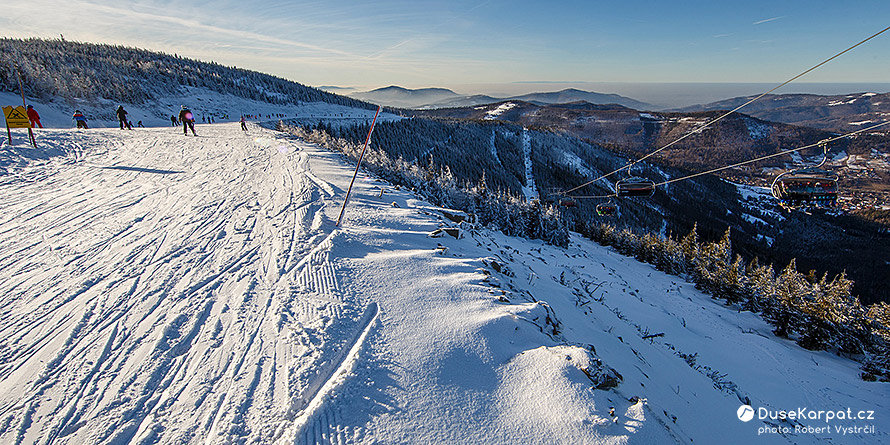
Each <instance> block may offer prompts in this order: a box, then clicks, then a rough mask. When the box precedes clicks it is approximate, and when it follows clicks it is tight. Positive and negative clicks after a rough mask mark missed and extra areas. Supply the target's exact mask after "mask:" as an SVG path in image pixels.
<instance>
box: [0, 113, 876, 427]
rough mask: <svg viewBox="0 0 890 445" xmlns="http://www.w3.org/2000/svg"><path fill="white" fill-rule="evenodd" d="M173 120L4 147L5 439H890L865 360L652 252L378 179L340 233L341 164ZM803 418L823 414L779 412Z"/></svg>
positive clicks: (277, 138) (359, 193)
mask: <svg viewBox="0 0 890 445" xmlns="http://www.w3.org/2000/svg"><path fill="white" fill-rule="evenodd" d="M328 110H329V109H328ZM270 112H271V111H270ZM362 112H364V111H362ZM344 113H346V112H344ZM356 116H358V115H356ZM179 131H180V130H179V129H175V128H170V127H166V126H159V127H156V128H145V129H136V130H133V131H120V130H118V129H116V128H113V129H95V130H92V129H91V130H89V131H76V130H70V129H45V130H43V131H39V132H38V143H39V146H40V147H41V148H40V150H39V151H37V152H34V151H32V149H30V148H27V146H26V145H24V138H21V137H19V138H18V139H17V140H16V143H17V144H18V145H16V146H14V147H9V146H7V145H5V143H4V145H3V146H2V148H0V152H2V155H3V156H4V157H6V158H10V159H13V158H14V159H16V161H15V162H12V163H7V164H6V168H7V174H6V175H4V176H0V253H2V255H0V345H2V347H0V351H2V352H0V442H2V443H70V444H79V443H272V442H278V443H353V442H356V443H378V442H383V443H406V442H409V443H627V442H630V443H647V444H648V443H673V442H682V443H752V442H755V443H761V442H763V443H817V442H825V441H831V442H832V443H880V442H886V441H888V440H890V437H888V431H890V420H888V418H887V417H886V413H887V412H888V408H890V407H888V397H887V395H888V393H887V389H886V388H887V387H886V385H885V384H880V383H868V382H864V381H862V380H860V379H859V378H858V373H859V369H858V364H857V363H856V362H854V361H850V360H847V359H844V358H840V357H837V356H835V355H832V354H829V353H825V352H810V351H806V350H804V349H801V348H800V347H798V346H797V345H795V344H794V343H793V342H790V341H787V340H781V339H778V338H776V337H774V336H773V335H772V334H771V333H770V331H771V327H770V326H769V325H767V324H766V323H765V322H763V321H762V320H761V319H760V318H758V317H757V316H756V315H754V314H751V313H747V312H739V311H737V310H735V309H733V308H728V307H726V306H724V305H723V304H722V303H720V302H718V301H716V300H713V299H711V298H710V297H709V296H707V295H704V294H702V293H700V292H698V291H696V290H695V289H694V288H693V286H692V285H690V284H687V283H685V282H682V281H680V280H679V279H678V278H677V277H673V276H669V275H665V274H663V273H661V272H658V271H656V270H655V269H654V268H653V267H652V266H649V265H646V264H642V263H639V262H637V261H635V260H633V259H629V258H626V257H623V256H621V255H618V254H617V253H615V252H614V251H613V250H611V249H609V248H605V247H602V246H599V245H596V244H594V243H592V242H590V241H587V240H584V239H581V238H580V237H573V238H572V240H571V244H570V247H569V248H568V249H560V248H557V247H553V246H547V245H544V244H542V243H541V242H538V241H529V240H524V239H519V238H511V237H507V236H504V235H502V234H500V233H495V232H491V231H489V230H486V229H484V228H480V227H475V226H471V225H468V224H467V223H465V222H464V223H458V222H455V221H454V220H457V219H459V218H456V217H455V215H454V214H455V213H459V212H453V211H448V210H447V209H441V208H436V207H434V206H431V205H430V204H428V203H426V202H424V201H423V200H422V199H420V198H419V197H418V196H415V195H413V194H412V193H410V192H408V191H405V190H397V189H395V188H394V187H391V186H390V185H388V184H386V183H384V182H382V181H379V180H376V179H375V178H372V177H369V176H367V175H365V174H360V176H359V179H358V181H357V184H356V189H355V190H354V191H353V197H352V198H351V202H350V208H349V209H348V213H347V215H346V219H345V223H344V225H343V226H341V227H337V226H335V225H334V221H335V220H336V217H337V214H338V211H339V206H340V204H342V201H343V198H344V195H345V191H346V188H347V186H348V184H349V178H350V176H351V174H352V169H353V168H354V166H351V165H349V163H347V162H346V161H345V160H344V159H343V158H342V157H341V156H340V155H339V154H334V153H331V152H328V151H325V150H323V149H321V148H319V147H317V146H314V145H311V144H307V143H304V142H302V141H300V140H298V139H295V138H292V137H288V136H285V135H283V134H279V133H276V132H273V131H270V130H266V129H263V128H260V127H258V126H255V125H251V126H250V130H249V131H248V132H247V133H244V132H242V131H241V130H240V128H239V126H238V124H237V123H219V124H214V125H199V126H198V134H199V136H198V137H190V136H183V135H182V134H180V133H179ZM439 229H443V230H439ZM444 229H448V230H444ZM452 229H454V230H452ZM451 233H454V234H456V235H457V236H456V237H455V236H452V235H451ZM744 404H747V405H750V406H752V407H753V409H754V410H755V418H754V419H753V420H751V421H750V422H742V421H740V420H739V415H738V414H737V411H738V410H739V408H740V406H741V405H744ZM799 408H800V409H803V410H805V411H804V413H806V414H810V413H812V414H813V415H815V414H816V413H817V412H818V411H820V410H821V411H823V413H822V414H820V418H819V419H810V418H804V419H799V420H798V419H794V420H777V419H770V418H769V417H770V416H769V415H770V414H773V415H774V416H776V413H777V412H778V411H780V410H785V411H794V412H795V413H796V412H797V411H796V410H798V409H799ZM848 408H849V409H850V412H851V413H852V414H853V415H854V416H856V415H859V414H861V415H862V416H866V417H867V416H868V414H869V412H873V418H870V419H859V418H856V419H852V420H851V419H843V420H838V419H837V418H836V417H838V413H839V412H841V411H842V412H843V414H844V415H846V413H847V409H848ZM829 411H830V412H831V414H832V416H834V417H835V418H832V419H827V414H826V412H829ZM761 412H765V413H766V414H767V415H766V417H767V418H765V419H760V418H759V417H760V413H761ZM801 427H812V428H813V429H815V428H824V427H828V429H827V431H824V430H821V429H820V430H805V431H803V432H800V428H801ZM837 427H874V429H873V430H872V429H866V430H859V431H853V432H849V433H847V434H844V433H843V432H842V431H839V430H836V428H837ZM796 430H797V431H796ZM845 431H846V430H845Z"/></svg>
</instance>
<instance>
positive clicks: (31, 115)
mask: <svg viewBox="0 0 890 445" xmlns="http://www.w3.org/2000/svg"><path fill="white" fill-rule="evenodd" d="M28 120H29V121H31V127H32V128H36V127H40V128H43V124H41V123H40V115H39V114H37V110H35V109H34V106H33V105H28Z"/></svg>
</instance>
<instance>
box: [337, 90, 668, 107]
mask: <svg viewBox="0 0 890 445" xmlns="http://www.w3.org/2000/svg"><path fill="white" fill-rule="evenodd" d="M349 96H350V97H352V98H355V99H359V100H363V101H367V102H371V103H376V104H379V105H384V106H389V107H396V108H414V109H435V108H460V107H473V106H477V105H487V104H492V103H497V102H502V101H505V100H520V101H524V102H529V103H532V104H535V105H548V104H560V103H570V102H578V101H584V102H590V103H592V104H601V105H603V104H618V105H622V106H625V107H628V108H634V109H637V110H650V109H653V108H655V106H653V105H651V104H647V103H645V102H640V101H638V100H635V99H631V98H629V97H624V96H620V95H618V94H604V93H596V92H592V91H583V90H578V89H574V88H569V89H565V90H561V91H553V92H545V93H530V94H523V95H520V96H511V97H501V98H497V97H492V96H488V95H484V94H476V95H461V94H458V93H455V92H454V91H452V90H449V89H447V88H420V89H409V88H402V87H399V86H388V87H384V88H378V89H376V90H371V91H365V92H356V93H350V94H349Z"/></svg>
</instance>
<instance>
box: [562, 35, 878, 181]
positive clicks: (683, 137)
mask: <svg viewBox="0 0 890 445" xmlns="http://www.w3.org/2000/svg"><path fill="white" fill-rule="evenodd" d="M887 30H890V26H888V27H886V28H884V29H882V30H880V31H878V32H876V33H874V34H872V35H871V36H869V37H867V38H865V39H864V40H861V41H860V42H859V43H857V44H855V45H853V46H851V47H849V48H847V49H845V50H843V51H841V52H839V53H837V54H835V55H833V56H831V57H829V58H827V59H825V60H823V61H822V62H820V63H819V64H817V65H815V66H813V67H812V68H810V69H808V70H806V71H804V72H802V73H800V74H798V75H796V76H794V77H792V78H790V79H788V80H786V81H785V82H782V83H781V84H779V85H778V86H776V87H774V88H773V89H771V90H769V91H767V92H765V93H763V94H761V95H759V96H757V97H755V98H753V99H751V100H749V101H747V102H745V103H743V104H742V105H739V106H737V107H735V108H733V109H732V110H730V111H727V112H726V113H724V114H723V115H721V116H720V117H718V118H716V119H714V120H712V121H708V122H705V124H704V125H702V126H700V127H698V128H696V129H694V130H692V131H690V132H688V133H686V134H684V135H683V136H680V137H679V138H677V139H676V140H674V141H673V142H671V143H669V144H667V145H665V146H663V147H661V148H659V149H657V150H655V151H652V152H651V153H649V154H647V155H645V156H643V157H641V158H640V159H637V160H636V161H633V162H631V163H629V164H627V165H625V166H623V167H621V168H619V169H617V170H613V171H611V172H609V173H606V174H605V175H602V176H600V177H599V178H596V179H594V180H592V181H588V182H585V183H584V184H581V185H579V186H577V187H575V188H572V189H569V190H566V192H565V193H566V194H568V193H572V192H574V191H575V190H578V189H580V188H582V187H586V186H588V185H590V184H593V183H594V182H597V181H599V180H601V179H605V178H608V177H609V176H612V175H614V174H615V173H618V172H620V171H621V170H624V169H626V168H630V167H633V166H634V165H635V164H637V163H639V162H642V161H644V160H646V159H647V158H649V157H651V156H654V155H655V154H657V153H659V152H661V151H662V150H665V149H667V148H668V147H671V146H673V145H674V144H676V143H678V142H680V141H682V140H684V139H686V138H687V137H689V136H692V135H693V134H697V133H701V132H702V131H704V130H705V129H706V128H708V127H710V126H711V125H713V124H715V123H717V122H719V121H721V120H723V119H724V118H725V117H727V116H729V115H730V114H733V113H735V112H736V111H739V110H741V109H742V108H744V107H746V106H748V105H750V104H752V103H754V102H756V101H757V100H759V99H761V98H762V97H764V96H766V95H767V94H770V93H772V92H773V91H776V90H778V89H779V88H782V87H783V86H785V85H788V84H789V83H791V82H793V81H795V80H797V79H799V78H801V77H803V76H804V75H806V74H808V73H810V72H811V71H813V70H815V69H817V68H819V67H821V66H822V65H825V64H826V63H828V62H831V61H832V60H834V59H836V58H838V57H840V56H842V55H843V54H845V53H847V52H849V51H851V50H852V49H853V48H856V47H857V46H859V45H862V44H863V43H865V42H868V41H869V40H871V39H873V38H875V37H877V36H879V35H881V34H883V33H884V32H886V31H887Z"/></svg>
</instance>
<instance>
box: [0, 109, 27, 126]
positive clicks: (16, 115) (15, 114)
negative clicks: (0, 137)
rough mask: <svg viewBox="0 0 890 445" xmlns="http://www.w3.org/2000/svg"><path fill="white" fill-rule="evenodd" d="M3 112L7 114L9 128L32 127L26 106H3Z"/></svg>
mask: <svg viewBox="0 0 890 445" xmlns="http://www.w3.org/2000/svg"><path fill="white" fill-rule="evenodd" d="M3 114H4V115H5V116H6V126H7V127H8V128H31V121H30V120H28V112H27V111H26V110H25V107H23V106H21V105H20V106H18V107H12V106H7V107H3Z"/></svg>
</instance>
